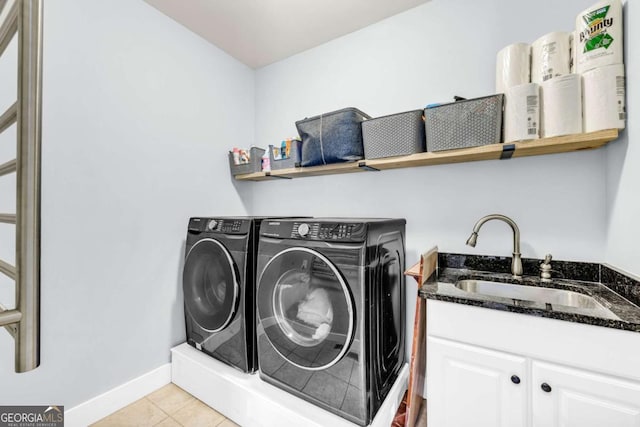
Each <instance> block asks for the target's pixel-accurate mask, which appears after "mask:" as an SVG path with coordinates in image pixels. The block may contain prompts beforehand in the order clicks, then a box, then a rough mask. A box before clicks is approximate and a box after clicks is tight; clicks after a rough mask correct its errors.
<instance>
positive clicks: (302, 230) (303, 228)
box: [298, 223, 309, 237]
mask: <svg viewBox="0 0 640 427" xmlns="http://www.w3.org/2000/svg"><path fill="white" fill-rule="evenodd" d="M298 234H299V235H300V236H302V237H305V236H306V235H307V234H309V224H307V223H302V224H300V226H299V227H298Z"/></svg>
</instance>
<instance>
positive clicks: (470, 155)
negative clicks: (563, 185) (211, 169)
mask: <svg viewBox="0 0 640 427" xmlns="http://www.w3.org/2000/svg"><path fill="white" fill-rule="evenodd" d="M616 138H618V129H607V130H601V131H597V132H591V133H581V134H576V135H566V136H558V137H554V138H545V139H538V140H532V141H523V142H515V143H506V144H491V145H484V146H481V147H473V148H463V149H459V150H448V151H440V152H435V153H431V152H427V153H417V154H411V155H409V156H399V157H388V158H384V159H370V160H369V159H363V160H360V161H357V162H352V163H336V164H332V165H326V166H314V167H308V168H290V169H279V170H274V171H271V172H255V173H250V174H245V175H236V176H235V178H236V179H237V180H238V181H267V180H274V179H291V178H302V177H306V176H320V175H335V174H343V173H354V172H368V171H372V170H375V171H378V170H386V169H398V168H412V167H418V166H431V165H443V164H447V163H463V162H475V161H479V160H498V159H508V158H511V157H526V156H540V155H543V154H556V153H567V152H571V151H578V150H586V149H592V148H600V147H602V146H603V145H606V144H607V143H609V142H611V141H613V140H615V139H616Z"/></svg>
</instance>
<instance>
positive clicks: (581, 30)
mask: <svg viewBox="0 0 640 427" xmlns="http://www.w3.org/2000/svg"><path fill="white" fill-rule="evenodd" d="M576 36H577V43H576V45H577V52H576V61H577V66H576V70H577V71H578V73H584V72H585V71H588V70H591V69H593V68H596V67H604V66H607V65H612V64H622V62H623V61H622V52H623V50H622V3H621V2H620V0H605V1H602V2H600V3H596V4H594V5H593V6H591V7H590V8H589V9H586V10H584V11H583V12H581V13H580V14H579V15H578V17H577V18H576Z"/></svg>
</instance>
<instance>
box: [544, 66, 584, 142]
mask: <svg viewBox="0 0 640 427" xmlns="http://www.w3.org/2000/svg"><path fill="white" fill-rule="evenodd" d="M540 96H541V98H542V120H541V122H540V123H541V126H540V129H541V135H542V137H543V138H549V137H552V136H560V135H570V134H574V133H582V76H581V75H580V74H567V75H565V76H560V77H556V78H554V79H551V80H547V81H546V82H544V83H542V86H541V88H540Z"/></svg>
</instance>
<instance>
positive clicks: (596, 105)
mask: <svg viewBox="0 0 640 427" xmlns="http://www.w3.org/2000/svg"><path fill="white" fill-rule="evenodd" d="M582 81H583V91H582V99H583V115H584V131H585V132H594V131H597V130H603V129H616V128H617V129H624V126H625V119H626V107H625V99H624V94H625V78H624V65H623V64H615V65H609V66H607V67H600V68H596V69H594V70H591V71H587V72H586V73H584V74H583V75H582Z"/></svg>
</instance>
